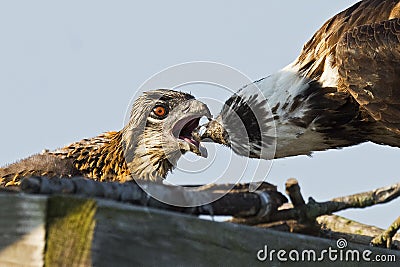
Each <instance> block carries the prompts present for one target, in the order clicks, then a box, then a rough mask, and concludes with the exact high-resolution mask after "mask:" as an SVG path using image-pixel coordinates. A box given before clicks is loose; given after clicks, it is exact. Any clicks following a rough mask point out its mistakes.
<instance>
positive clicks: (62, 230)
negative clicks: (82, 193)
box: [45, 196, 96, 266]
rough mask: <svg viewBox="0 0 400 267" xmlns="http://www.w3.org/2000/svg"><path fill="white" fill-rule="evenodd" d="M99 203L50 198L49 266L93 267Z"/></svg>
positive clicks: (48, 229) (47, 263) (46, 261)
mask: <svg viewBox="0 0 400 267" xmlns="http://www.w3.org/2000/svg"><path fill="white" fill-rule="evenodd" d="M95 212H96V201H95V200H94V199H86V198H79V197H57V196H55V197H51V198H50V199H49V202H48V214H47V215H48V216H47V250H46V256H45V263H46V266H90V265H91V253H90V252H91V251H90V250H91V245H92V237H93V231H94V226H95V221H94V214H95Z"/></svg>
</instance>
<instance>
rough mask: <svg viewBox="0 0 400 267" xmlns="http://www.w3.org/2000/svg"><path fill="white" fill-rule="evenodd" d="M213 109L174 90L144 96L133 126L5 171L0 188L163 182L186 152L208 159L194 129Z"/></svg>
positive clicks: (135, 107)
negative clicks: (56, 182)
mask: <svg viewBox="0 0 400 267" xmlns="http://www.w3.org/2000/svg"><path fill="white" fill-rule="evenodd" d="M202 116H207V117H210V116H211V114H210V111H209V110H208V107H207V106H206V105H205V104H204V103H202V102H200V101H197V100H195V99H194V97H193V96H192V95H190V94H187V93H183V92H177V91H173V90H165V89H160V90H154V91H149V92H145V93H144V94H143V95H141V96H140V97H139V98H138V99H137V100H136V101H135V102H134V104H133V106H132V111H131V115H130V119H129V122H128V124H127V125H126V126H125V127H124V128H123V129H122V130H121V131H118V132H107V133H104V134H101V135H99V136H97V137H94V138H90V139H83V140H81V141H79V142H76V143H73V144H71V145H69V146H66V147H63V148H60V149H57V150H55V151H44V152H43V153H41V154H37V155H33V156H31V157H28V158H26V159H23V160H21V161H19V162H16V163H14V164H11V165H8V166H6V167H4V168H0V186H4V185H18V184H19V181H20V179H21V178H23V177H29V176H47V177H71V176H77V175H80V176H85V177H88V178H91V179H95V180H100V181H122V182H123V181H127V180H132V179H133V178H132V175H133V176H134V177H135V178H138V179H147V180H157V179H159V178H164V177H165V176H166V175H167V173H168V172H169V171H170V170H171V169H172V168H173V167H174V166H175V165H176V162H177V161H178V159H179V157H180V156H181V155H182V153H185V152H187V151H191V152H193V153H196V154H198V155H200V156H206V150H204V148H203V147H201V146H200V143H199V142H197V141H195V140H193V138H192V135H191V133H192V131H193V130H194V129H195V128H196V127H197V126H198V124H199V120H200V118H201V117H202Z"/></svg>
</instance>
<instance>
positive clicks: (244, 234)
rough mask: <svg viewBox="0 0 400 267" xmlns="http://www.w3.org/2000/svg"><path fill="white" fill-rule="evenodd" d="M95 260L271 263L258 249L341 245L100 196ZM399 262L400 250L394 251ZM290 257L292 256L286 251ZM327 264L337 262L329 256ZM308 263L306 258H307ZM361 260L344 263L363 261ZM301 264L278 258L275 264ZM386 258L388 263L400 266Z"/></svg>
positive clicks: (139, 263) (317, 248) (116, 263)
mask: <svg viewBox="0 0 400 267" xmlns="http://www.w3.org/2000/svg"><path fill="white" fill-rule="evenodd" d="M95 221H96V227H95V232H94V237H93V246H92V262H93V264H94V265H95V266H97V265H105V266H107V265H113V266H160V265H162V266H266V265H269V264H270V263H271V262H268V260H267V261H259V260H258V259H257V252H258V251H259V250H260V249H263V248H264V247H265V245H267V246H268V247H269V249H270V250H272V249H275V250H276V251H278V250H280V249H284V250H285V251H287V252H289V251H290V250H292V249H296V250H298V251H302V250H303V249H308V250H314V251H316V252H319V251H321V250H322V249H328V248H329V247H331V248H332V249H337V245H336V240H328V239H321V238H316V237H310V236H305V235H299V234H293V233H284V232H278V231H274V230H269V229H260V228H256V227H249V226H244V225H236V224H230V223H224V222H213V221H206V220H201V219H199V218H197V217H194V216H188V215H184V214H178V213H173V212H168V211H162V210H155V209H145V208H142V207H135V206H129V205H121V204H118V203H113V202H107V201H98V207H97V212H96V215H95ZM346 249H358V250H360V251H363V250H365V249H369V250H371V251H373V253H374V255H376V254H379V253H380V254H383V255H388V254H390V253H392V251H389V250H385V249H380V248H371V247H366V246H361V245H356V244H350V243H349V244H348V247H346ZM393 254H395V255H396V256H397V260H398V261H400V252H399V251H396V252H395V251H393ZM286 256H287V255H286ZM323 262H324V266H337V262H333V261H330V260H329V259H328V258H327V257H325V261H323ZM306 263H307V262H306ZM359 263H360V262H347V261H342V262H340V265H341V266H358V265H359ZM281 264H284V265H285V266H298V264H299V262H296V261H294V262H290V261H289V262H279V261H277V259H276V255H275V261H274V266H279V265H281ZM396 264H398V262H397V263H394V264H393V262H389V263H385V266H397V265H396Z"/></svg>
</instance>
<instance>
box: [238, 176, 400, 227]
mask: <svg viewBox="0 0 400 267" xmlns="http://www.w3.org/2000/svg"><path fill="white" fill-rule="evenodd" d="M289 184H292V182H291V183H289ZM293 188H294V190H293V192H292V193H290V190H287V191H288V193H289V194H290V195H291V197H290V198H291V199H292V198H293V197H294V195H297V194H300V191H299V190H300V187H293ZM399 196H400V183H397V184H394V185H391V186H386V187H381V188H378V189H375V190H372V191H368V192H363V193H359V194H354V195H349V196H344V197H338V198H334V199H332V200H330V201H326V202H317V201H315V200H314V199H313V198H309V200H308V203H307V204H304V205H298V206H297V207H296V206H295V207H292V208H288V209H281V210H279V211H277V212H276V213H274V214H271V215H270V216H269V217H268V218H257V217H254V218H234V219H232V220H231V221H232V222H235V223H242V224H248V225H256V224H262V223H269V222H275V221H284V220H301V221H314V220H315V218H317V217H318V216H321V215H326V214H331V213H333V212H337V211H341V210H345V209H349V208H366V207H370V206H373V205H377V204H383V203H386V202H389V201H391V200H393V199H395V198H397V197H399Z"/></svg>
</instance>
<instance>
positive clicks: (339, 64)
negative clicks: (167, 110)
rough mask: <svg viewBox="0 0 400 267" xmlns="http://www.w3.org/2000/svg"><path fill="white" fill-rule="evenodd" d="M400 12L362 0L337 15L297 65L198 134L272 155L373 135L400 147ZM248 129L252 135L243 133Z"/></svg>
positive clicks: (231, 105)
mask: <svg viewBox="0 0 400 267" xmlns="http://www.w3.org/2000/svg"><path fill="white" fill-rule="evenodd" d="M399 18H400V1H394V0H385V1H382V0H365V1H361V2H359V3H356V4H355V5H353V6H352V7H350V8H348V9H346V10H344V11H342V12H340V13H339V14H337V15H335V16H334V17H332V18H331V19H329V20H328V21H327V22H326V23H325V24H324V25H323V26H322V27H321V28H320V29H319V30H318V31H317V32H316V33H315V34H314V36H313V37H312V38H311V39H310V40H309V41H308V42H307V43H306V44H305V45H304V48H303V50H302V52H301V54H300V56H299V57H298V58H297V59H296V60H295V61H294V62H293V63H292V64H290V65H288V66H287V67H285V68H283V69H282V70H280V71H279V72H277V73H274V74H272V75H271V76H268V77H266V78H263V79H261V80H258V81H256V82H254V83H253V84H251V85H247V86H245V87H243V88H242V89H240V90H239V91H238V92H237V93H236V94H235V95H233V96H232V97H231V98H230V99H228V100H227V101H226V103H225V107H224V108H223V109H222V111H221V113H220V115H219V116H218V117H217V118H216V119H215V120H213V121H212V122H210V123H209V124H208V125H207V126H206V127H205V128H203V129H202V130H201V132H200V133H201V136H198V138H199V139H198V140H200V139H206V138H211V139H213V140H214V141H215V142H218V143H222V144H225V145H227V146H230V147H232V149H233V150H234V151H235V152H237V153H239V154H241V155H244V156H250V157H256V158H266V159H270V158H272V157H275V158H280V157H287V156H295V155H309V154H311V153H312V152H313V151H320V150H326V149H331V148H338V147H344V146H351V145H355V144H359V143H362V142H366V141H372V142H375V143H378V144H386V145H391V146H397V147H400V19H399ZM258 89H259V90H258ZM254 99H256V101H255V100H254ZM238 101H240V102H242V103H246V104H245V105H247V106H248V107H246V108H243V105H237V104H235V103H237V102H238ZM267 103H268V104H269V107H268V105H267ZM269 108H270V109H269ZM244 111H245V112H244ZM231 113H236V114H237V115H236V117H237V118H238V119H239V120H237V121H236V122H235V123H234V122H233V121H232V119H231V118H232V117H233V115H231ZM250 113H253V115H251V114H250ZM255 117H258V118H259V119H257V121H255V120H254V118H255ZM228 118H229V119H228ZM271 118H273V120H271ZM272 121H273V122H272ZM239 123H241V124H242V125H243V126H242V128H243V127H244V128H245V131H243V129H241V130H240V131H237V130H236V129H238V128H239V127H237V125H238V124H239ZM232 125H235V126H234V127H232ZM274 126H275V129H276V132H274V131H273V128H274ZM246 132H247V134H248V136H249V138H248V141H247V142H246V141H243V140H244V138H243V137H241V138H238V136H240V135H244V133H246ZM257 133H258V134H257ZM275 137H276V139H275V140H273V139H274V138H275ZM275 145H276V153H275V154H274V155H273V152H271V151H273V150H274V149H275ZM268 151H270V153H268Z"/></svg>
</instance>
